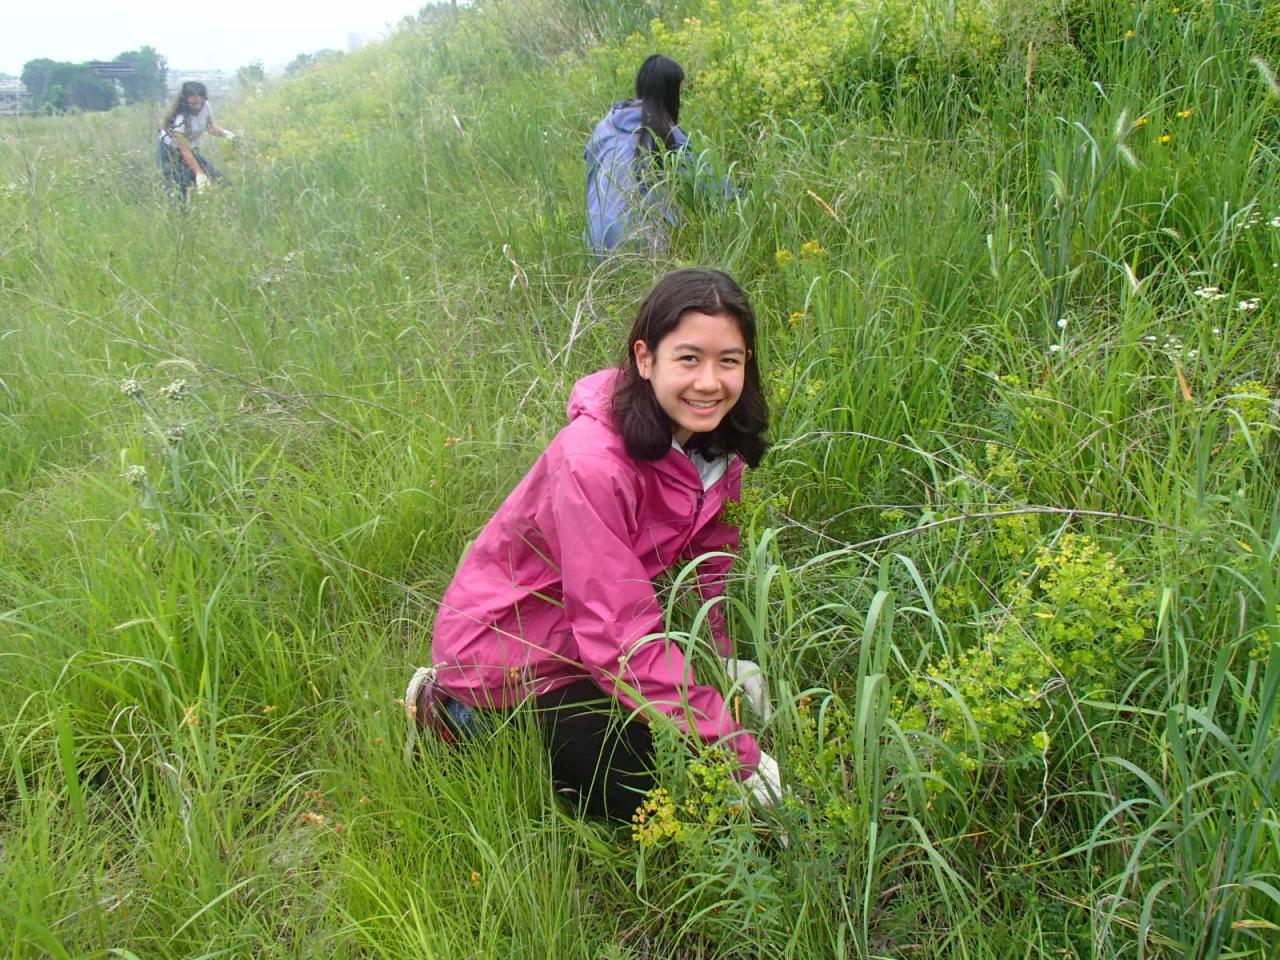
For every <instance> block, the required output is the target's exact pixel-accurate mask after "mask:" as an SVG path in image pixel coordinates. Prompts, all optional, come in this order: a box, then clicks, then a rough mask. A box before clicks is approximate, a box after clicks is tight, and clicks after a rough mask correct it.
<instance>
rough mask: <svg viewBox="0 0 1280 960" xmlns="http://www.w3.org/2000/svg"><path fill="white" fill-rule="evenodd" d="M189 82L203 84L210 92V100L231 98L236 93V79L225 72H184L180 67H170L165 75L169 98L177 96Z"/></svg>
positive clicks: (231, 74) (233, 75)
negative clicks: (193, 81)
mask: <svg viewBox="0 0 1280 960" xmlns="http://www.w3.org/2000/svg"><path fill="white" fill-rule="evenodd" d="M188 80H195V81H197V82H198V83H203V84H204V85H205V87H206V88H207V89H208V91H209V98H210V99H216V98H218V97H227V96H231V95H232V94H234V93H235V92H236V77H235V74H233V73H227V72H226V71H225V70H183V69H181V68H180V67H169V72H168V73H166V74H165V87H166V89H167V90H168V91H169V96H171V97H174V96H177V94H178V91H179V90H181V89H182V85H183V84H184V83H186V82H187V81H188Z"/></svg>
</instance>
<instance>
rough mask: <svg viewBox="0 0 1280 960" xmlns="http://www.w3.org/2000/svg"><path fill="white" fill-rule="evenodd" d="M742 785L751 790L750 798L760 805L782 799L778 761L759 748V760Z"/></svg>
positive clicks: (768, 804)
mask: <svg viewBox="0 0 1280 960" xmlns="http://www.w3.org/2000/svg"><path fill="white" fill-rule="evenodd" d="M742 785H743V786H744V787H746V788H747V789H748V790H750V791H751V797H752V799H754V800H755V801H756V803H758V804H760V805H761V806H765V807H769V806H772V805H773V804H775V803H777V802H778V801H779V800H781V799H782V774H781V772H779V770H778V761H777V760H775V759H773V757H771V756H769V755H768V754H767V753H765V752H764V751H763V750H761V751H760V762H759V763H758V764H757V765H756V769H755V771H754V772H753V773H752V774H751V776H749V777H747V779H745V780H743V781H742Z"/></svg>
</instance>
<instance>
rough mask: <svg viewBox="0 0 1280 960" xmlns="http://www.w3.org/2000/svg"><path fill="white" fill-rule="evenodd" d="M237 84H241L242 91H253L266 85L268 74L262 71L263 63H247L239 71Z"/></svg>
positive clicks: (237, 72) (257, 61) (258, 61)
mask: <svg viewBox="0 0 1280 960" xmlns="http://www.w3.org/2000/svg"><path fill="white" fill-rule="evenodd" d="M236 82H238V83H239V84H240V89H241V90H244V91H248V90H252V89H253V88H254V87H256V86H260V85H261V84H264V83H266V82H267V72H266V71H265V70H263V69H262V61H261V60H254V61H253V62H252V63H246V64H245V65H244V66H243V67H241V68H240V69H239V70H237V71H236Z"/></svg>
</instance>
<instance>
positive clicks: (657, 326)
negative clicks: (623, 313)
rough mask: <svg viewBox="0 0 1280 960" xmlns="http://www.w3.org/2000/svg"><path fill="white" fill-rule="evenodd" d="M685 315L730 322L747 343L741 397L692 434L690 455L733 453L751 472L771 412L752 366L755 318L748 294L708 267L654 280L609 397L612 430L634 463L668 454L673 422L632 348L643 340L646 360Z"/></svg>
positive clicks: (765, 446)
mask: <svg viewBox="0 0 1280 960" xmlns="http://www.w3.org/2000/svg"><path fill="white" fill-rule="evenodd" d="M690 310H696V311H698V312H699V313H706V314H710V315H711V316H723V317H731V318H732V319H733V320H734V321H735V322H736V323H737V324H738V329H739V330H740V331H741V332H742V339H743V340H744V341H746V345H747V351H748V357H747V363H746V370H745V371H744V377H743V384H742V395H741V396H740V397H738V402H737V403H735V404H734V405H733V408H732V409H731V410H730V411H729V412H728V413H727V414H726V415H725V417H724V419H723V420H721V421H720V423H719V424H718V425H717V426H716V428H715V429H714V430H711V431H709V432H707V433H698V434H694V435H693V437H692V438H690V442H689V444H687V445H686V446H687V447H690V448H693V449H697V450H701V451H702V452H703V453H704V454H706V455H708V456H723V455H724V454H727V453H736V454H737V455H738V456H740V457H741V458H742V459H743V460H744V461H746V463H747V465H748V466H752V467H754V466H756V465H757V464H758V463H759V462H760V459H761V458H762V457H763V456H764V453H765V451H766V450H767V449H769V441H768V440H767V439H766V438H765V436H764V432H765V429H766V428H767V427H768V425H769V408H768V404H767V403H766V402H765V398H764V391H763V390H761V389H760V366H759V363H758V361H757V358H756V317H755V313H754V311H753V310H752V309H751V303H750V301H748V300H747V295H746V293H744V292H743V290H742V288H741V287H740V286H738V285H737V284H736V283H735V282H734V281H733V278H731V277H730V276H729V275H728V274H726V273H722V272H720V271H719V270H710V269H707V268H705V267H692V268H690V269H687V270H677V271H675V272H674V273H669V274H667V275H666V276H665V277H663V278H662V279H661V280H659V281H658V282H657V283H656V284H654V287H653V289H652V290H650V291H649V294H648V296H646V297H645V298H644V302H643V303H641V304H640V311H639V313H637V314H636V319H635V323H634V324H633V325H632V327H631V333H630V335H628V337H627V345H626V354H625V356H623V358H622V364H621V371H622V372H621V376H619V377H618V381H617V383H616V384H615V386H614V389H613V404H612V409H611V412H612V416H613V423H614V427H615V428H616V429H617V431H618V432H619V433H620V434H622V439H623V442H624V443H625V444H626V448H627V453H628V454H629V455H630V456H632V457H635V458H636V459H637V460H659V459H661V458H662V457H664V456H666V453H667V451H668V450H670V449H671V420H670V418H669V417H668V416H667V414H666V412H665V411H664V410H663V409H662V406H661V405H660V404H659V403H658V398H657V397H656V396H654V393H653V387H652V386H651V385H650V383H649V381H648V380H646V379H644V377H642V376H640V368H639V366H638V365H637V363H636V356H635V343H636V341H638V340H643V341H644V344H645V346H646V347H648V348H649V352H650V353H656V352H657V349H658V344H659V343H660V342H661V341H662V339H663V338H664V337H666V336H667V334H669V333H671V331H672V330H674V329H675V328H676V327H677V326H678V325H679V323H680V319H681V317H683V316H684V315H685V314H686V313H688V312H689V311H690Z"/></svg>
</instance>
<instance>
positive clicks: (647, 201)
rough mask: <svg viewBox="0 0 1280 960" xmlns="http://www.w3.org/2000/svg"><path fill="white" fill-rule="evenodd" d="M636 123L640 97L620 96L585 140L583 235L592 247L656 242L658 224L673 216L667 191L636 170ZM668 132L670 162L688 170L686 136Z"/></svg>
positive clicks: (660, 234)
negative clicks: (671, 144) (673, 155)
mask: <svg viewBox="0 0 1280 960" xmlns="http://www.w3.org/2000/svg"><path fill="white" fill-rule="evenodd" d="M641 129H642V128H641V123H640V101H639V100H620V101H618V102H617V103H615V104H614V105H613V107H612V108H611V109H610V110H609V113H608V114H607V115H606V116H605V118H604V119H603V120H601V121H600V122H599V123H598V124H596V129H595V131H594V132H593V133H592V134H591V141H590V142H589V143H588V144H587V149H586V153H585V155H584V159H585V160H586V161H587V228H586V230H585V232H584V233H583V240H585V241H586V244H587V247H588V248H589V249H590V250H591V251H592V252H593V253H600V254H603V253H608V252H609V251H610V250H613V249H615V248H617V247H618V246H621V245H623V244H631V245H638V246H641V247H642V248H647V249H655V248H660V247H661V246H662V245H663V242H664V239H665V233H666V231H665V229H664V224H668V225H674V224H675V222H676V219H675V211H674V210H673V209H672V200H671V197H670V195H669V194H668V193H667V191H665V190H663V189H662V188H661V187H657V188H650V187H648V186H646V185H645V184H644V183H643V182H642V181H641V180H640V178H639V177H638V176H637V174H636V145H637V144H638V143H639V141H640V131H641ZM671 136H672V139H673V141H674V142H675V153H676V163H677V164H678V165H679V168H680V169H681V170H682V171H684V172H686V173H689V174H691V173H692V172H693V163H692V159H691V158H690V154H689V138H688V137H687V136H685V134H684V131H683V130H681V129H680V128H679V127H673V128H672V129H671ZM655 172H656V171H655Z"/></svg>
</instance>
